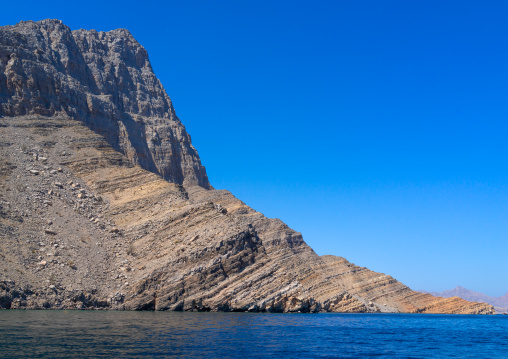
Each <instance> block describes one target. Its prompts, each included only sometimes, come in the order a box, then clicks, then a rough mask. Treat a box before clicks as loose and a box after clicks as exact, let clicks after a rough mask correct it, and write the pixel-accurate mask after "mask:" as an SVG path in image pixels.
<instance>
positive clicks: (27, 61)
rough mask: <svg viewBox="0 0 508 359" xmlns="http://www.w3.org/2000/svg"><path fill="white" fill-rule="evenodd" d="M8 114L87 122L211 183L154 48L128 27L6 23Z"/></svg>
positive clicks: (0, 66) (174, 173) (117, 144)
mask: <svg viewBox="0 0 508 359" xmlns="http://www.w3.org/2000/svg"><path fill="white" fill-rule="evenodd" d="M0 38H1V45H0V114H1V115H4V116H20V115H30V114H39V115H45V116H55V115H64V116H69V117H72V118H77V119H79V120H80V121H83V122H84V123H85V124H86V125H87V126H89V127H90V128H92V129H93V130H94V131H96V132H98V133H100V134H102V135H103V136H104V138H105V139H106V140H107V141H108V143H109V144H110V145H111V146H112V147H113V148H114V149H116V150H119V151H121V152H122V153H123V154H124V155H126V156H127V158H129V159H130V160H131V161H132V162H134V163H136V164H139V165H141V167H143V168H145V169H147V170H148V171H150V172H154V173H157V174H159V175H161V176H162V177H163V178H164V179H166V180H168V181H171V182H174V183H179V184H185V185H199V186H202V187H204V188H209V187H210V184H209V182H208V178H207V176H206V171H205V168H204V167H203V166H202V165H201V162H200V159H199V156H198V153H197V151H196V149H195V148H194V147H193V146H192V144H191V140H190V136H189V135H188V134H187V132H186V131H185V127H184V126H183V125H182V123H181V122H180V120H179V119H178V117H177V116H176V114H175V110H174V109H173V106H172V104H171V100H170V98H169V96H168V95H167V94H166V91H165V90H164V88H163V87H162V84H161V83H160V81H159V80H158V79H157V78H156V77H155V75H154V73H153V71H152V67H151V65H150V61H149V60H148V54H147V52H146V50H145V49H144V48H143V47H142V46H141V45H140V44H139V43H138V42H137V41H136V40H135V39H134V38H133V37H132V35H131V34H130V33H129V32H128V31H127V30H124V29H119V30H114V31H110V32H97V31H94V30H91V31H86V30H77V31H72V32H71V31H70V29H69V28H68V27H67V26H65V25H63V24H62V22H61V21H58V20H43V21H39V22H21V23H19V24H17V25H15V26H6V27H3V28H0Z"/></svg>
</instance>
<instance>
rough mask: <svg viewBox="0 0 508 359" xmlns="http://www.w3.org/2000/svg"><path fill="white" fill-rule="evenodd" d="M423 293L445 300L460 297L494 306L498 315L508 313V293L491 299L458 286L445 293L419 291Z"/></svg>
mask: <svg viewBox="0 0 508 359" xmlns="http://www.w3.org/2000/svg"><path fill="white" fill-rule="evenodd" d="M419 292H421V293H428V294H431V295H433V296H436V297H443V298H451V297H459V298H462V299H465V300H468V301H472V302H483V303H488V304H490V305H492V306H494V309H495V310H496V312H497V313H508V292H507V293H506V294H505V295H503V296H501V297H491V296H489V295H486V294H483V293H480V292H475V291H473V290H470V289H466V288H464V287H461V286H460V285H459V286H456V287H455V288H453V289H451V290H445V291H443V292H425V291H423V290H421V291H419Z"/></svg>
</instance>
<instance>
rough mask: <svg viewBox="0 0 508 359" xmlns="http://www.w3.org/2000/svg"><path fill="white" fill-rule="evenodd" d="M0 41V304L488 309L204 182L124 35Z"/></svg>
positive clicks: (36, 28)
mask: <svg viewBox="0 0 508 359" xmlns="http://www.w3.org/2000/svg"><path fill="white" fill-rule="evenodd" d="M0 36H1V37H0V39H1V41H0V63H1V66H2V67H1V68H0V70H1V71H0V86H1V96H0V109H1V113H0V114H1V115H2V118H1V119H0V177H1V181H0V307H2V308H89V309H93V308H110V309H126V310H187V311H190V310H200V311H267V312H320V311H327V312H409V313H478V314H486V313H492V311H493V309H492V307H491V306H489V305H486V304H483V303H472V302H467V301H465V300H462V299H459V298H451V299H444V298H437V297H433V296H431V295H428V294H422V293H418V292H414V291H412V290H411V289H409V288H408V287H406V286H404V285H403V284H401V283H400V282H398V281H396V280H395V279H394V278H392V277H390V276H387V275H384V274H380V273H375V272H372V271H370V270H368V269H366V268H363V267H358V266H356V265H354V264H352V263H350V262H348V261H347V260H345V259H344V258H340V257H334V256H318V255H317V254H316V253H314V251H313V250H312V249H311V248H310V247H309V246H307V245H306V244H305V242H304V241H303V238H302V236H301V234H300V233H298V232H295V231H293V230H292V229H290V228H288V227H287V226H286V225H285V224H284V223H283V222H281V221H280V220H277V219H268V218H266V217H264V216H263V215H262V214H261V213H259V212H256V211H254V210H253V209H251V208H250V207H248V206H246V205H245V204H244V203H243V202H241V201H240V200H238V199H236V198H235V197H234V196H232V195H231V193H229V192H227V191H218V190H214V189H211V188H210V186H209V184H208V180H207V179H206V174H205V171H204V168H203V167H202V166H201V164H200V162H199V157H198V156H197V153H196V151H195V150H194V148H193V147H192V145H191V144H190V139H189V137H188V135H187V134H186V133H185V129H184V127H183V125H181V123H180V121H179V120H178V119H177V118H176V116H175V115H174V110H173V108H172V106H171V102H170V100H169V97H167V95H166V93H165V92H164V90H163V88H162V86H161V85H160V83H159V82H158V80H156V78H155V76H153V72H152V71H151V69H150V67H149V63H148V60H147V57H146V52H145V51H144V49H142V47H141V46H140V45H139V44H137V42H135V40H134V39H133V38H132V36H131V35H130V34H129V33H128V32H126V31H125V30H115V31H112V32H109V33H97V32H95V31H84V30H79V31H74V32H70V30H69V29H68V28H66V27H65V26H64V25H62V24H61V23H60V22H58V21H53V20H51V21H50V20H47V21H42V22H38V23H33V22H27V23H20V24H18V25H16V26H12V27H4V28H2V29H1V30H0ZM37 47H40V48H41V49H40V51H41V52H40V53H38V52H37V51H36V50H37ZM34 49H35V50H34ZM32 50H33V51H32ZM34 51H35V52H34ZM38 56H40V57H38ZM127 73H128V74H129V75H127ZM35 79H37V80H35ZM57 90H58V91H57ZM62 91H64V92H65V95H64V94H63V93H62ZM89 99H91V100H90V101H89ZM90 103H91V104H92V105H91V107H90V106H89V104H90ZM96 105H97V106H96ZM94 109H96V111H95V110H94ZM133 118H135V119H136V120H135V121H134V122H130V121H131V119H133ZM128 126H132V127H129V128H130V130H125V131H124V130H122V128H124V127H125V128H127V127H128ZM92 130H93V131H92ZM152 130H153V131H154V132H151V131H152ZM129 131H131V132H129ZM149 133H157V134H158V136H159V137H158V138H159V139H162V138H163V139H164V140H161V141H159V142H158V141H152V140H151V138H152V137H150V136H151V135H147V134H149ZM135 134H138V135H139V134H141V136H140V137H136V136H135ZM115 136H116V137H115ZM154 136H155V135H154ZM118 150H120V152H119V151H118ZM137 151H145V152H139V153H144V154H145V157H141V156H139V155H136V154H134V153H133V152H136V153H138V152H137ZM149 158H151V160H150V161H152V162H150V163H148V162H146V161H149V160H148V159H149ZM145 160H146V161H145ZM164 169H166V170H164ZM164 171H167V172H164ZM179 176H180V177H179Z"/></svg>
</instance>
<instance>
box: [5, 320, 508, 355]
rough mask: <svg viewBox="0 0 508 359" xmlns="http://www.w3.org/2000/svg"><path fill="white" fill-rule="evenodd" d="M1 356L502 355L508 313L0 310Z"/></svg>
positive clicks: (507, 340) (507, 350)
mask: <svg viewBox="0 0 508 359" xmlns="http://www.w3.org/2000/svg"><path fill="white" fill-rule="evenodd" d="M0 357H1V358H272V357H273V358H368V357H376V358H508V316H500V315H495V316H477V315H423V314H414V315H410V314H256V313H185V312H184V313H181V312H115V311H49V310H48V311H15V310H12V311H8V310H3V311H0Z"/></svg>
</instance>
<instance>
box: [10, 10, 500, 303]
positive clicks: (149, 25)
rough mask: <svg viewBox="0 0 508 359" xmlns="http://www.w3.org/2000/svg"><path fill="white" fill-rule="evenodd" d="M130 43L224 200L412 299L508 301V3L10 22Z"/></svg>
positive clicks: (141, 13) (25, 15)
mask: <svg viewBox="0 0 508 359" xmlns="http://www.w3.org/2000/svg"><path fill="white" fill-rule="evenodd" d="M44 18H58V19H61V20H63V21H64V23H65V24H67V25H68V26H70V27H71V29H78V28H85V29H96V30H102V31H106V30H111V29H115V28H119V27H123V28H127V29H129V30H130V31H131V32H132V34H133V35H134V36H135V37H136V38H137V39H138V41H139V42H140V43H141V44H142V45H143V46H145V48H146V49H147V50H148V53H149V56H150V60H151V62H152V65H153V68H154V70H155V73H156V75H157V76H158V77H159V78H160V79H161V81H162V83H163V85H164V86H165V88H166V90H167V92H168V93H169V95H170V97H171V98H172V100H173V104H174V106H175V108H176V112H177V115H178V116H179V117H180V119H181V120H182V122H183V123H184V124H185V126H186V127H187V130H188V132H189V133H190V134H191V135H192V139H193V143H194V145H195V146H196V148H197V149H198V151H199V154H200V156H201V159H202V162H203V164H204V165H205V166H206V168H207V171H208V175H209V178H210V180H211V183H212V185H213V186H214V187H215V188H219V189H228V190H230V191H231V192H233V194H234V195H236V196H237V197H238V198H240V199H242V200H243V201H244V202H246V203H247V204H248V205H250V206H251V207H253V208H254V209H256V210H259V211H261V212H263V213H264V214H265V215H267V216H269V217H278V218H280V219H282V220H283V221H285V222H286V223H288V224H289V225H290V226H291V227H292V228H294V229H295V230H297V231H300V232H302V234H303V236H304V239H305V240H306V242H307V243H308V244H309V245H311V246H312V247H313V248H314V249H315V251H316V252H317V253H318V254H334V255H339V256H343V257H345V258H347V259H348V260H350V261H352V262H354V263H356V264H358V265H361V266H366V267H368V268H370V269H373V270H375V271H379V272H384V273H387V274H390V275H392V276H394V277H395V278H396V279H398V280H400V281H402V282H403V283H405V284H407V285H409V286H410V287H411V288H413V289H425V290H438V291H441V290H444V289H450V288H453V287H455V286H456V285H462V286H464V287H467V288H470V289H473V290H476V291H482V292H484V293H486V294H489V295H494V296H499V295H502V294H504V293H505V292H506V291H508V260H507V254H508V166H507V158H508V156H507V155H508V142H507V135H508V124H507V119H508V101H507V100H508V66H507V65H508V47H507V39H508V22H507V19H508V2H506V1H481V2H480V1H390V0H387V1H377V0H373V1H296V0H292V1H249V2H247V1H166V2H152V1H136V2H132V1H122V2H109V1H100V2H98V1H86V2H77V3H73V2H69V1H65V2H63V1H53V2H39V1H38V2H34V1H18V2H7V3H4V4H2V11H1V14H0V22H1V24H2V25H7V24H14V23H16V22H18V21H20V20H40V19H44Z"/></svg>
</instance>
